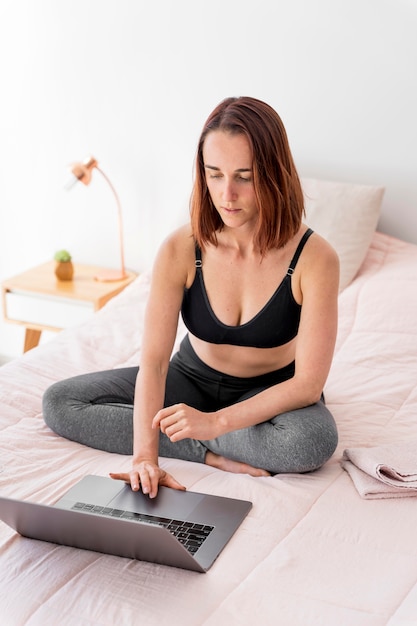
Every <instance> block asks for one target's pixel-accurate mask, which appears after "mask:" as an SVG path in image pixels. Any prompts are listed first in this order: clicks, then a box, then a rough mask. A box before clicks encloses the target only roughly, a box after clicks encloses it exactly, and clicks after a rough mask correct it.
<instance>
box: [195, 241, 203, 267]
mask: <svg viewBox="0 0 417 626" xmlns="http://www.w3.org/2000/svg"><path fill="white" fill-rule="evenodd" d="M202 265H203V261H202V260H201V248H200V246H199V245H197V244H195V266H196V268H197V269H198V270H201V267H202Z"/></svg>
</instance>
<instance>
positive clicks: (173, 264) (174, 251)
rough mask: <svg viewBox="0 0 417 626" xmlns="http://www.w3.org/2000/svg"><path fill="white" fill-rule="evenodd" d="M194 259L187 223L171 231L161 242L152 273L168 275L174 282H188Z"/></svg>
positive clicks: (192, 242)
mask: <svg viewBox="0 0 417 626" xmlns="http://www.w3.org/2000/svg"><path fill="white" fill-rule="evenodd" d="M194 259H195V245H194V238H193V235H192V231H191V227H190V226H189V225H188V224H187V225H184V226H181V227H180V228H177V229H176V230H174V231H172V232H171V233H170V234H169V235H168V236H167V237H166V238H165V239H164V241H163V242H162V244H161V246H160V248H159V251H158V254H157V257H156V259H155V263H154V269H153V272H154V274H158V275H159V274H161V275H164V276H168V275H169V276H170V277H171V279H172V280H173V281H174V282H178V283H181V284H188V282H189V277H190V272H192V269H193V266H194Z"/></svg>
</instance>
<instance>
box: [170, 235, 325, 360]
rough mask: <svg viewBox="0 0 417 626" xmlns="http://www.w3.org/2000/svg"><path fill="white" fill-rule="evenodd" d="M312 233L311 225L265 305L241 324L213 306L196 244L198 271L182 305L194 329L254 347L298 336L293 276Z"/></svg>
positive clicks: (224, 341) (223, 340) (201, 334)
mask: <svg viewBox="0 0 417 626" xmlns="http://www.w3.org/2000/svg"><path fill="white" fill-rule="evenodd" d="M312 233H313V231H312V230H311V228H309V229H308V230H307V231H306V232H305V233H304V235H303V237H302V239H301V241H300V243H299V244H298V247H297V250H296V251H295V254H294V256H293V258H292V261H291V263H290V265H289V268H288V270H287V273H286V275H285V276H284V278H283V280H282V282H281V283H280V285H279V286H278V287H277V289H276V291H275V293H274V294H273V295H272V296H271V298H270V299H269V300H268V302H267V303H266V304H265V306H264V307H263V308H262V309H261V310H260V311H259V313H257V314H256V315H255V317H253V318H252V319H251V320H249V322H246V323H245V324H240V325H239V326H228V325H227V324H223V322H221V321H220V320H219V319H218V317H217V316H216V315H215V313H214V311H213V309H212V308H211V305H210V302H209V299H208V296H207V292H206V288H205V285H204V278H203V271H202V260H201V249H200V248H199V247H198V246H196V261H195V264H196V275H195V278H194V281H193V284H192V285H191V286H190V287H189V288H188V289H185V290H184V297H183V300H182V307H181V314H182V317H183V320H184V323H185V325H186V327H187V328H188V330H189V331H190V333H192V334H193V335H195V336H196V337H198V338H199V339H202V340H203V341H207V342H209V343H216V344H228V345H232V346H247V347H253V348H276V347H277V346H282V345H284V344H285V343H287V342H288V341H291V339H294V337H295V336H296V335H297V333H298V327H299V324H300V315H301V306H300V305H299V304H298V303H297V302H296V301H295V300H294V296H293V293H292V289H291V276H292V274H293V273H294V269H295V266H296V264H297V261H298V258H299V256H300V254H301V252H302V250H303V248H304V245H305V243H306V241H307V239H308V238H309V237H310V235H311V234H312Z"/></svg>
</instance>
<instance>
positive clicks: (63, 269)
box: [54, 250, 74, 280]
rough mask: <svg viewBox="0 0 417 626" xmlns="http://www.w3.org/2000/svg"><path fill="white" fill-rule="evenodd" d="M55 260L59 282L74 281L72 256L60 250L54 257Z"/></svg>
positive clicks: (66, 251)
mask: <svg viewBox="0 0 417 626" xmlns="http://www.w3.org/2000/svg"><path fill="white" fill-rule="evenodd" d="M54 259H55V276H56V277H57V278H58V280H72V277H73V274H74V266H73V264H72V261H71V255H70V253H69V252H68V250H58V252H56V253H55V255H54Z"/></svg>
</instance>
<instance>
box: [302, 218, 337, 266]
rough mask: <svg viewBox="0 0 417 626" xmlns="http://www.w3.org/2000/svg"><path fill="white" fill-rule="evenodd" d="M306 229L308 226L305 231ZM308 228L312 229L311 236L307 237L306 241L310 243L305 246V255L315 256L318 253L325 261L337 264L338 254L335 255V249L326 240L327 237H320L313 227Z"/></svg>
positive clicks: (308, 256)
mask: <svg viewBox="0 0 417 626" xmlns="http://www.w3.org/2000/svg"><path fill="white" fill-rule="evenodd" d="M307 230H308V227H306V229H305V231H307ZM310 230H311V231H312V232H311V236H310V237H309V238H308V241H309V242H310V243H309V245H308V246H306V251H305V252H306V253H305V257H307V258H311V257H315V258H317V255H318V256H319V257H320V258H322V259H323V261H325V262H331V263H336V264H337V263H338V255H337V252H336V250H335V249H334V248H333V246H332V245H331V244H330V243H329V242H328V241H327V239H325V238H324V237H322V236H321V235H320V234H319V233H318V232H316V231H315V230H313V229H310Z"/></svg>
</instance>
